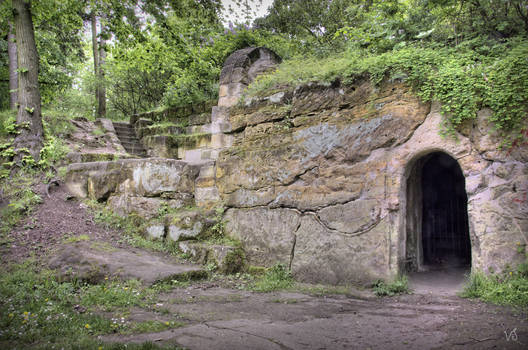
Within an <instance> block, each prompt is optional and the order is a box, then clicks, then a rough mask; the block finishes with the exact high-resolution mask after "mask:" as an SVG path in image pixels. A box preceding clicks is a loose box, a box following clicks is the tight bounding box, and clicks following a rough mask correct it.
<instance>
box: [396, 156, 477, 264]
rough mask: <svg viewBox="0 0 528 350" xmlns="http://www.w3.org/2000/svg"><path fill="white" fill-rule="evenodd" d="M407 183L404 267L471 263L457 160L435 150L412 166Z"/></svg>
mask: <svg viewBox="0 0 528 350" xmlns="http://www.w3.org/2000/svg"><path fill="white" fill-rule="evenodd" d="M410 167H411V169H410V172H409V176H408V177H407V180H406V181H407V183H406V201H405V202H406V220H405V232H406V242H405V266H404V268H405V270H406V271H409V272H411V271H420V270H428V269H431V268H433V269H438V268H445V267H463V266H470V265H471V243H470V237H469V225H468V211H467V194H466V190H465V178H464V175H463V173H462V170H461V168H460V166H459V164H458V162H457V161H456V160H455V159H454V158H453V157H451V156H450V155H448V154H447V153H444V152H440V151H435V152H431V153H428V154H426V155H424V156H421V157H420V158H418V159H417V160H415V161H414V162H413V163H412V164H411V165H410Z"/></svg>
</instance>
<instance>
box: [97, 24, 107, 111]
mask: <svg viewBox="0 0 528 350" xmlns="http://www.w3.org/2000/svg"><path fill="white" fill-rule="evenodd" d="M102 22H103V21H101V33H103V32H104V30H103V23H102ZM105 59H106V51H105V40H104V39H103V37H101V39H100V40H99V71H98V73H99V74H98V76H97V81H98V92H97V100H98V105H97V116H98V117H105V116H106V88H105V86H104V75H105V72H104V64H105Z"/></svg>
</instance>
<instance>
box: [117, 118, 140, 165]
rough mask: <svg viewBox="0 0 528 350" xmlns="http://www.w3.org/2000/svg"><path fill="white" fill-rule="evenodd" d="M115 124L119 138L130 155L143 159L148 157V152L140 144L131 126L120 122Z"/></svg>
mask: <svg viewBox="0 0 528 350" xmlns="http://www.w3.org/2000/svg"><path fill="white" fill-rule="evenodd" d="M113 124H114V129H115V131H116V135H117V138H118V139H119V141H120V142H121V145H122V146H123V147H124V148H125V150H126V151H127V152H128V153H130V154H132V155H135V156H138V157H142V158H145V157H147V151H146V150H145V148H144V147H143V145H142V144H141V143H140V142H139V140H138V138H137V136H136V132H135V130H134V127H133V126H132V125H131V124H128V123H120V122H114V123H113Z"/></svg>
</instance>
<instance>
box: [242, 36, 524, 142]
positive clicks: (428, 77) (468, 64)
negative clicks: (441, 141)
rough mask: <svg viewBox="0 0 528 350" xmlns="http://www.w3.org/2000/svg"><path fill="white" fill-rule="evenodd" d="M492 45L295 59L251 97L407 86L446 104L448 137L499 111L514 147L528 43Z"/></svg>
mask: <svg viewBox="0 0 528 350" xmlns="http://www.w3.org/2000/svg"><path fill="white" fill-rule="evenodd" d="M486 44H489V42H487V41H486V40H476V41H472V42H467V43H465V44H464V45H459V46H458V47H456V48H427V47H423V48H422V47H404V48H400V49H395V50H394V51H391V52H387V53H384V54H369V53H368V52H367V51H365V50H361V49H351V50H348V51H346V52H344V53H342V54H337V55H333V56H330V57H328V58H325V59H317V58H316V57H312V58H305V59H299V58H295V59H291V60H288V61H285V62H283V63H282V64H281V66H280V68H279V69H278V70H277V71H276V72H275V73H273V74H270V75H265V76H261V77H260V78H258V79H257V80H256V81H255V82H254V83H253V84H252V85H250V87H249V88H248V91H247V93H248V94H249V95H263V94H268V93H270V92H272V91H273V89H274V88H275V87H277V86H285V85H286V86H288V85H289V86H292V87H293V86H295V85H297V84H300V83H306V82H310V81H318V82H322V83H331V82H333V81H336V80H342V81H343V83H345V84H351V83H354V82H355V81H357V80H358V79H362V78H363V77H365V76H369V77H370V79H371V81H372V83H373V84H376V85H377V84H380V83H381V82H382V81H384V80H404V81H407V83H409V84H410V85H411V86H413V87H414V89H415V91H416V92H417V93H418V94H419V95H420V96H421V97H422V99H423V100H425V101H430V100H437V101H440V102H441V103H442V112H443V113H444V115H445V116H446V124H445V130H444V131H445V132H447V133H450V132H453V130H454V128H456V127H457V126H458V125H460V124H461V123H462V122H463V121H464V120H468V119H474V118H476V116H477V111H478V110H479V109H480V108H482V107H489V108H491V109H492V110H493V111H494V114H493V116H492V118H491V121H492V122H493V124H494V125H495V127H496V129H498V130H499V131H500V132H501V133H502V135H503V137H504V139H505V142H506V143H510V144H511V142H512V141H513V140H514V139H516V138H519V137H520V136H519V135H520V133H521V128H522V123H523V122H524V120H526V115H527V113H528V84H526V81H528V60H527V59H526V57H528V42H527V41H526V40H524V39H521V38H515V39H512V40H510V41H508V42H505V43H503V44H495V45H494V46H488V47H487V48H486V47H485V45H486ZM476 47H478V48H479V49H478V50H476Z"/></svg>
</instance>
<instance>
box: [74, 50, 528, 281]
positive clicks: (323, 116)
mask: <svg viewBox="0 0 528 350" xmlns="http://www.w3.org/2000/svg"><path fill="white" fill-rule="evenodd" d="M278 62H279V59H278V57H277V56H276V55H275V54H274V53H273V52H271V51H270V50H268V49H264V48H247V49H244V50H239V51H237V52H235V53H233V54H232V55H231V56H229V58H228V59H227V60H226V63H225V67H224V69H223V70H222V75H221V79H220V91H219V101H218V103H217V105H215V106H212V108H211V112H210V113H209V111H206V110H205V109H206V108H204V107H200V108H195V107H194V106H193V107H188V108H187V109H185V108H183V109H182V108H180V109H176V110H175V111H173V112H167V111H165V112H162V113H161V115H155V114H154V113H152V112H151V113H147V114H143V115H139V116H134V118H132V122H133V123H134V125H135V128H136V132H137V133H138V136H140V137H142V138H141V140H142V142H143V144H144V145H145V147H146V148H147V150H148V152H149V154H150V156H151V158H146V159H135V160H122V161H116V162H99V163H79V164H72V165H70V167H69V173H68V181H67V182H68V186H69V187H70V189H71V190H72V192H73V193H75V194H76V195H77V196H79V197H91V198H94V199H97V200H100V201H107V202H108V205H109V206H110V207H111V208H113V210H115V211H116V212H118V213H121V214H122V215H130V214H137V215H140V216H142V217H144V218H145V219H151V218H153V217H154V216H155V214H156V213H157V212H158V210H159V208H160V207H162V206H168V207H171V208H189V207H199V208H204V209H209V208H212V207H214V206H215V205H219V204H222V205H223V206H224V207H225V208H226V211H225V214H224V219H225V221H226V233H227V234H228V235H229V236H231V237H233V238H236V239H238V240H239V241H240V242H241V244H242V247H243V249H244V251H245V254H246V258H247V260H248V263H249V264H251V265H262V266H272V265H274V264H275V263H278V262H279V263H283V264H285V265H286V266H289V267H290V268H291V270H292V272H293V275H294V276H295V277H296V278H297V279H298V280H301V281H310V282H325V283H332V284H345V283H351V282H366V281H372V280H374V279H378V278H391V277H394V276H395V275H396V274H398V273H400V272H407V271H416V270H424V269H427V268H429V267H431V266H437V267H438V266H446V265H466V266H471V267H472V268H473V269H476V270H480V271H484V272H491V271H495V272H498V271H502V270H504V269H505V268H507V267H508V266H510V267H512V266H515V265H516V264H518V263H520V262H522V261H523V260H524V258H525V255H524V254H525V250H526V242H527V235H528V168H527V166H526V163H527V161H528V150H527V147H517V148H513V149H511V150H500V149H499V148H498V146H499V144H500V140H499V139H497V138H496V137H495V136H494V135H493V132H492V129H491V127H490V125H489V123H488V119H489V116H490V115H491V111H489V110H487V109H483V110H481V111H479V112H478V118H477V119H476V120H474V121H471V122H468V123H467V124H465V125H463V127H461V128H460V129H459V130H458V131H457V132H456V135H454V137H452V136H448V137H443V136H441V135H440V133H439V131H440V129H441V123H442V116H441V114H440V106H439V104H438V103H424V102H422V101H420V99H419V98H418V97H416V96H415V95H414V94H413V93H412V92H411V91H410V88H409V87H408V86H406V85H405V84H404V83H394V82H384V83H383V84H381V86H379V87H378V86H373V85H372V84H371V83H370V81H368V80H362V81H357V82H356V83H354V84H352V85H347V86H342V85H340V84H338V83H336V84H333V85H321V84H317V83H311V84H304V85H301V86H297V87H295V88H283V89H281V90H279V91H276V92H275V93H274V94H273V95H270V96H265V97H257V98H252V99H247V100H246V101H243V102H239V99H240V97H241V95H242V93H243V90H244V88H245V87H246V86H247V85H249V83H250V82H251V81H252V80H253V79H254V78H255V77H256V76H257V75H258V74H260V73H261V72H263V71H267V70H269V69H270V68H273V67H274V66H276V64H277V63H278ZM163 113H164V114H163ZM171 113H173V114H174V115H173V116H172V115H171ZM193 113H194V114H193ZM182 115H186V116H184V117H185V118H187V119H186V120H187V126H186V129H185V130H183V131H182V130H179V129H178V130H177V129H176V128H175V129H173V130H171V132H169V133H167V132H165V133H164V134H163V135H153V134H152V133H151V131H152V130H153V128H155V127H156V123H155V122H154V121H160V120H164V121H167V120H171V118H173V119H178V118H183V117H182ZM204 115H205V117H204ZM193 116H198V117H193ZM207 116H208V117H207ZM200 118H201V119H200ZM178 120H179V119H178ZM196 120H199V121H200V122H196ZM191 136H192V137H191ZM191 138H192V140H193V141H192V142H191V141H189V140H190V139H191ZM167 140H169V141H167ZM197 140H198V141H197ZM159 145H162V146H159ZM152 157H158V158H152ZM160 157H162V158H160ZM170 158H173V159H170ZM182 212H186V211H185V210H184V209H182ZM177 215H180V219H181V216H182V215H183V214H177ZM193 215H194V214H193ZM183 216H185V215H183ZM175 222H176V223H175ZM184 222H187V226H185V224H184ZM198 222H202V221H196V220H187V221H185V220H180V221H178V220H176V221H174V220H172V221H171V220H167V219H165V221H163V220H162V221H159V219H158V231H156V232H157V233H156V234H155V235H154V236H156V237H158V238H159V239H166V240H176V241H179V240H182V239H187V240H188V239H193V237H197V236H199V231H200V230H202V226H204V227H205V226H207V220H206V219H204V220H203V222H204V224H203V225H202V224H197V223H198ZM182 225H183V226H182ZM197 225H198V226H197Z"/></svg>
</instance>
